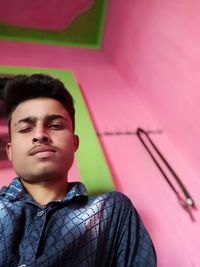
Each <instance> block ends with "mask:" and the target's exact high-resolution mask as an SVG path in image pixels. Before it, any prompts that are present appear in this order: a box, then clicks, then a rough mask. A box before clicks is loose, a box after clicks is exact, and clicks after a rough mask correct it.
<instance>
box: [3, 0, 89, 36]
mask: <svg viewBox="0 0 200 267" xmlns="http://www.w3.org/2000/svg"><path fill="white" fill-rule="evenodd" d="M92 4H93V0H76V1H74V0H59V1H57V0H34V1H32V0H18V1H15V0H7V1H1V2H0V23H4V24H8V25H14V26H20V27H29V28H36V29H45V30H50V31H63V30H64V29H65V28H67V26H68V25H69V24H70V23H71V22H72V20H73V19H74V18H76V17H77V16H78V15H80V14H81V13H82V12H83V11H85V10H86V9H88V8H90V7H91V6H92Z"/></svg>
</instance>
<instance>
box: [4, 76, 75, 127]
mask: <svg viewBox="0 0 200 267" xmlns="http://www.w3.org/2000/svg"><path fill="white" fill-rule="evenodd" d="M40 97H45V98H51V99H55V100H57V101H58V102H60V103H61V104H62V105H63V106H64V108H65V109H66V110H67V112H68V113H69V116H70V119H71V121H72V126H73V130H74V129H75V109H74V101H73V98H72V96H71V94H70V93H69V92H68V90H67V89H66V88H65V86H64V84H63V83H62V82H61V81H60V80H58V79H56V78H53V77H51V76H49V75H45V74H33V75H30V76H29V75H17V76H15V77H14V78H12V79H10V80H9V81H8V82H7V83H6V85H5V87H4V91H3V98H4V100H5V102H6V108H7V113H8V127H9V131H10V124H11V119H12V113H13V112H14V110H15V109H16V107H17V106H18V105H19V104H20V103H22V102H23V101H26V100H31V99H35V98H40Z"/></svg>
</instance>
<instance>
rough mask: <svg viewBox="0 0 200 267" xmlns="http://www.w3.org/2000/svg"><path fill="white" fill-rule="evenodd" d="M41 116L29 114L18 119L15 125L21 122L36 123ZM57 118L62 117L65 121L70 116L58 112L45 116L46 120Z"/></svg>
mask: <svg viewBox="0 0 200 267" xmlns="http://www.w3.org/2000/svg"><path fill="white" fill-rule="evenodd" d="M39 119H40V118H38V117H36V116H28V117H25V118H22V119H20V120H18V121H17V122H16V123H15V124H14V126H16V125H18V124H20V123H28V124H34V123H36V122H37V121H38V120H39ZM56 119H62V120H64V121H69V119H68V118H66V117H64V116H62V115H58V114H50V115H49V114H47V115H46V116H44V121H47V122H48V121H53V120H56Z"/></svg>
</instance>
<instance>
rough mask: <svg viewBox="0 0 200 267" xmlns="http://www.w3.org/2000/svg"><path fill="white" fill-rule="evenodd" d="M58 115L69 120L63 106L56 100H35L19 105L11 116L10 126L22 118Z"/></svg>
mask: <svg viewBox="0 0 200 267" xmlns="http://www.w3.org/2000/svg"><path fill="white" fill-rule="evenodd" d="M51 114H58V115H62V116H64V117H65V118H69V114H68V112H67V110H66V109H65V108H64V106H63V105H62V104H61V103H60V102H59V101H57V100H55V99H51V98H36V99H31V100H26V101H24V102H22V103H20V104H19V105H18V106H17V107H16V109H15V110H14V112H13V114H12V121H11V124H13V123H16V122H17V121H18V120H20V119H22V118H24V117H29V116H30V117H32V116H34V117H37V118H43V117H45V116H46V115H51Z"/></svg>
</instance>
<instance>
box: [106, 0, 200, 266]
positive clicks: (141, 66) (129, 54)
mask: <svg viewBox="0 0 200 267" xmlns="http://www.w3.org/2000/svg"><path fill="white" fill-rule="evenodd" d="M199 10H200V4H199V2H198V1H187V0H186V1H157V0H154V1H146V0H144V1H131V0H128V1H126V3H124V2H123V1H121V0H116V1H114V0H111V1H110V9H109V16H108V21H107V31H106V34H105V38H104V51H105V53H106V54H107V56H108V57H109V59H110V61H111V62H112V63H113V65H114V66H115V67H116V69H117V70H118V71H119V73H120V74H121V75H122V76H123V78H124V79H125V81H126V83H127V84H128V85H129V86H130V87H131V88H132V90H134V92H135V93H136V94H137V95H140V97H141V99H142V101H143V104H144V103H145V105H146V107H148V108H149V109H150V110H151V112H152V114H153V115H154V117H155V119H156V120H157V123H158V126H159V128H160V129H162V130H163V135H162V136H159V137H158V136H157V137H156V138H155V142H156V143H158V144H159V146H160V148H161V150H162V151H164V152H165V153H164V154H165V155H166V156H167V157H168V158H169V159H170V163H171V164H172V165H173V166H174V167H175V170H176V171H177V173H178V174H179V175H180V177H181V178H182V179H183V181H184V182H185V184H187V186H188V189H189V191H190V192H191V193H192V194H193V196H194V198H195V199H196V202H197V206H198V203H199V187H200V181H199V171H200V169H199V151H200V150H199V142H198V140H199V131H200V128H199V123H198V121H199V114H200V110H199V98H200V94H199V83H200V80H199V65H200V63H199V53H200V52H199V51H200V50H199V43H200V38H199V23H200V21H199ZM111 32H112V33H113V34H112V35H111V34H110V33H111ZM137 159H138V154H137V155H136V159H135V160H137ZM127 161H129V157H128V160H127ZM145 166H147V161H145ZM133 169H134V174H136V172H137V171H136V169H135V168H134V167H132V171H133ZM129 170H130V169H129ZM135 171H136V172H135ZM142 173H143V175H144V176H146V174H147V173H148V174H149V175H150V176H151V175H153V177H156V179H158V176H157V174H156V173H155V172H154V171H153V170H152V169H151V167H150V166H148V167H147V169H146V171H145V170H144V169H143V170H142ZM142 173H141V169H140V170H139V177H142V176H143V175H142ZM150 173H151V174H150ZM137 174H138V173H137ZM149 175H148V176H149ZM136 177H137V175H136V176H134V180H135V179H137V178H136ZM153 179H154V178H153ZM129 181H130V180H129ZM154 182H155V181H152V180H151V186H150V188H149V189H150V190H152V189H153V187H154V186H153V183H154ZM156 183H159V182H158V181H157V182H156ZM125 184H126V183H125ZM157 185H158V184H157ZM146 186H147V185H146ZM162 186H164V184H163V185H161V184H159V185H158V188H157V189H158V191H157V193H155V192H154V193H155V194H154V196H155V199H156V201H155V202H152V203H154V205H155V206H154V208H152V212H153V213H154V211H155V210H156V208H157V209H159V213H160V216H156V218H157V220H156V222H155V223H156V225H157V226H158V228H157V229H156V246H157V250H159V255H160V257H159V266H199V264H200V258H199V253H198V247H199V235H200V224H199V212H196V214H195V216H196V223H191V222H190V221H189V220H187V219H186V217H185V216H184V215H183V214H182V212H184V211H181V210H180V209H179V208H178V204H177V203H173V200H172V198H171V197H170V196H169V195H168V193H169V192H167V191H166V190H165V189H164V187H162ZM137 199H138V198H136V201H137ZM163 201H164V203H163ZM171 201H172V202H171ZM143 203H144V202H143ZM149 204H150V203H149ZM160 205H161V206H160ZM144 206H145V207H147V206H146V205H144ZM157 235H159V236H157ZM161 240H162V241H161ZM161 243H162V249H161ZM161 250H162V251H161Z"/></svg>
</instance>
